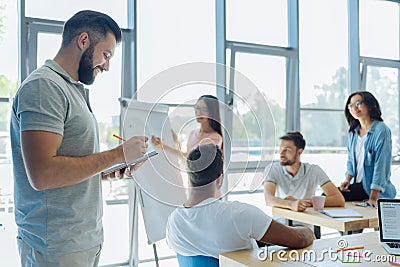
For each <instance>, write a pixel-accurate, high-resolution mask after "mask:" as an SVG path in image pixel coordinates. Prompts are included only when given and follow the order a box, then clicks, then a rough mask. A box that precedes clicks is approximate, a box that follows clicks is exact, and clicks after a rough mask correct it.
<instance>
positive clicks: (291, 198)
mask: <svg viewBox="0 0 400 267" xmlns="http://www.w3.org/2000/svg"><path fill="white" fill-rule="evenodd" d="M284 200H297V199H296V198H294V197H292V196H287V197H285V198H284Z"/></svg>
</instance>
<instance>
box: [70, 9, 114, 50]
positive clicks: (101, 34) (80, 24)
mask: <svg viewBox="0 0 400 267" xmlns="http://www.w3.org/2000/svg"><path fill="white" fill-rule="evenodd" d="M82 32H87V34H88V35H89V38H90V41H91V45H93V46H94V45H96V44H97V43H99V42H100V41H102V40H104V39H105V38H106V36H107V34H108V33H112V34H114V36H115V40H116V42H117V44H118V43H120V42H121V39H122V34H121V29H120V27H119V26H118V24H117V23H116V22H115V21H114V20H113V19H112V18H111V17H110V16H108V15H106V14H103V13H100V12H97V11H92V10H82V11H79V12H78V13H76V14H75V15H73V16H72V17H71V18H70V19H68V20H67V21H66V22H65V24H64V29H63V34H62V47H66V46H68V45H69V44H71V42H72V41H73V40H74V38H75V37H76V36H78V35H79V34H81V33H82Z"/></svg>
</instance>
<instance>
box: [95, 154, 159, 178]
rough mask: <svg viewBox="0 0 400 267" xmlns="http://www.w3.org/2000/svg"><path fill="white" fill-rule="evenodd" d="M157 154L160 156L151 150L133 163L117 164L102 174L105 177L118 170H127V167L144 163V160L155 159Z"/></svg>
mask: <svg viewBox="0 0 400 267" xmlns="http://www.w3.org/2000/svg"><path fill="white" fill-rule="evenodd" d="M157 154H158V152H157V151H155V150H151V151H149V152H147V153H146V154H144V155H143V156H141V157H139V158H137V159H134V160H133V161H131V162H129V164H127V163H126V162H124V163H119V164H116V165H114V166H111V167H110V168H108V169H105V170H104V171H102V174H103V175H108V174H110V173H113V172H115V171H117V170H120V169H123V168H126V167H128V166H130V165H135V164H136V163H138V162H141V161H143V160H145V159H147V158H150V157H153V156H155V155H157Z"/></svg>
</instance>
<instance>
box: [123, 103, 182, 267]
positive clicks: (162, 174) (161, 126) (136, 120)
mask: <svg viewBox="0 0 400 267" xmlns="http://www.w3.org/2000/svg"><path fill="white" fill-rule="evenodd" d="M122 114H124V116H123V136H124V137H125V138H129V137H132V136H135V135H145V136H147V137H149V138H150V137H151V135H152V134H154V135H156V136H158V137H161V138H162V140H163V142H164V143H165V144H167V145H170V146H173V145H174V140H173V137H172V133H171V126H170V124H169V120H168V106H165V105H155V104H153V103H146V102H139V101H133V100H132V101H131V102H130V103H129V105H128V106H127V107H125V110H124V111H123V112H122ZM149 149H152V146H151V142H150V140H149ZM158 152H159V155H157V156H155V157H152V158H150V159H148V160H147V162H146V163H145V164H143V166H141V167H140V168H139V169H138V170H137V171H136V173H135V179H134V180H130V181H129V182H128V188H129V199H128V200H129V203H128V204H129V215H130V231H129V234H130V248H131V250H130V255H129V266H137V265H138V262H134V259H138V250H139V244H138V238H137V236H138V214H139V213H138V205H139V204H140V205H141V206H140V207H141V210H142V216H143V221H144V224H145V228H146V234H147V239H148V244H152V245H153V250H154V256H155V259H156V264H157V266H158V262H157V250H156V247H155V242H157V241H159V240H161V239H164V238H165V234H166V233H165V230H166V223H167V219H168V216H169V214H170V213H171V212H172V211H173V210H174V209H175V208H176V207H177V206H179V205H181V204H182V203H183V202H184V201H185V199H186V194H185V189H184V186H183V182H182V177H181V175H180V169H179V167H178V166H179V162H178V158H176V157H172V156H171V155H168V154H166V153H165V152H163V151H158Z"/></svg>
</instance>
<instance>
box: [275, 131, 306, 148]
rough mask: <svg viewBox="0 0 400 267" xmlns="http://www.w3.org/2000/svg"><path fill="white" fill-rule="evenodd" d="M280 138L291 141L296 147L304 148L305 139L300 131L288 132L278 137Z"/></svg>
mask: <svg viewBox="0 0 400 267" xmlns="http://www.w3.org/2000/svg"><path fill="white" fill-rule="evenodd" d="M280 139H281V140H287V141H293V142H294V145H295V146H296V148H297V149H300V148H301V149H304V148H305V147H306V140H304V138H303V135H302V134H301V133H300V132H288V133H287V134H285V135H284V136H281V137H280Z"/></svg>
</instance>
